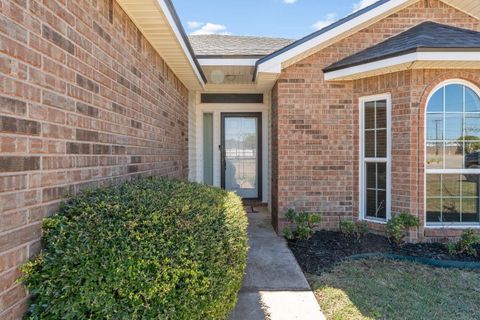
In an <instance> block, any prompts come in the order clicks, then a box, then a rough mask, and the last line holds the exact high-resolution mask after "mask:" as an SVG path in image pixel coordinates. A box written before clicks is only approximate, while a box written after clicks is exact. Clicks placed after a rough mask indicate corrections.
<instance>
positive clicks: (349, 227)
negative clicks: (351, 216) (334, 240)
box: [340, 220, 370, 241]
mask: <svg viewBox="0 0 480 320" xmlns="http://www.w3.org/2000/svg"><path fill="white" fill-rule="evenodd" d="M369 231H370V230H369V228H368V224H367V223H366V222H365V221H350V220H344V221H340V232H342V233H343V234H344V235H345V236H346V237H348V238H352V239H356V240H357V241H360V240H361V239H362V238H363V237H364V236H365V235H367V233H368V232H369Z"/></svg>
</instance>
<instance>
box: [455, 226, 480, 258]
mask: <svg viewBox="0 0 480 320" xmlns="http://www.w3.org/2000/svg"><path fill="white" fill-rule="evenodd" d="M479 243H480V236H479V235H477V234H476V233H475V231H473V230H472V229H467V230H465V231H464V232H463V234H462V236H461V237H460V240H458V241H457V242H450V243H448V244H447V249H448V252H449V253H450V254H452V255H454V254H466V255H469V256H473V257H476V256H477V255H478V252H477V249H476V248H475V245H477V244H479Z"/></svg>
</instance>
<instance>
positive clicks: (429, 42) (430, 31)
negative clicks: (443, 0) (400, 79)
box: [323, 21, 480, 72]
mask: <svg viewBox="0 0 480 320" xmlns="http://www.w3.org/2000/svg"><path fill="white" fill-rule="evenodd" d="M422 49H429V50H432V51H439V50H440V49H449V50H453V49H460V50H462V49H463V50H465V49H480V32H476V31H472V30H466V29H461V28H456V27H452V26H447V25H443V24H438V23H435V22H431V21H428V22H424V23H421V24H419V25H417V26H415V27H413V28H411V29H409V30H407V31H405V32H403V33H401V34H399V35H396V36H394V37H391V38H390V39H388V40H386V41H384V42H381V43H379V44H377V45H375V46H373V47H370V48H368V49H366V50H363V51H360V52H359V53H356V54H354V55H352V56H349V57H347V58H345V59H342V60H340V61H338V62H336V63H334V64H332V65H330V66H328V67H327V68H325V69H324V70H323V71H324V72H330V71H335V70H339V69H344V68H349V67H353V66H357V65H360V64H364V63H369V62H374V61H378V60H382V59H386V58H392V57H395V56H399V55H403V54H407V53H411V52H416V51H420V50H422Z"/></svg>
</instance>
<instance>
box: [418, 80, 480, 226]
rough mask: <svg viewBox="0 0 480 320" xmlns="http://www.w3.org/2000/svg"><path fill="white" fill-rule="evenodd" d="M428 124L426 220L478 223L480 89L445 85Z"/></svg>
mask: <svg viewBox="0 0 480 320" xmlns="http://www.w3.org/2000/svg"><path fill="white" fill-rule="evenodd" d="M425 127H426V128H425V129H426V130H425V131H426V132H425V134H426V139H425V141H426V170H425V171H426V184H425V187H426V188H425V189H426V222H427V225H433V226H434V225H437V224H441V225H442V224H443V225H444V224H479V223H480V210H479V208H480V205H479V204H480V202H479V201H480V188H479V182H480V95H479V90H478V89H477V88H475V87H473V86H472V85H471V84H469V83H467V82H465V81H448V82H445V83H443V84H441V85H440V86H439V87H437V88H436V89H434V90H433V91H432V93H431V95H430V97H429V99H428V101H427V108H426V126H425Z"/></svg>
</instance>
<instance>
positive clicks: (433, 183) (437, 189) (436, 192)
mask: <svg viewBox="0 0 480 320" xmlns="http://www.w3.org/2000/svg"><path fill="white" fill-rule="evenodd" d="M441 195H442V176H441V175H440V174H427V197H440V196H441Z"/></svg>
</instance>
